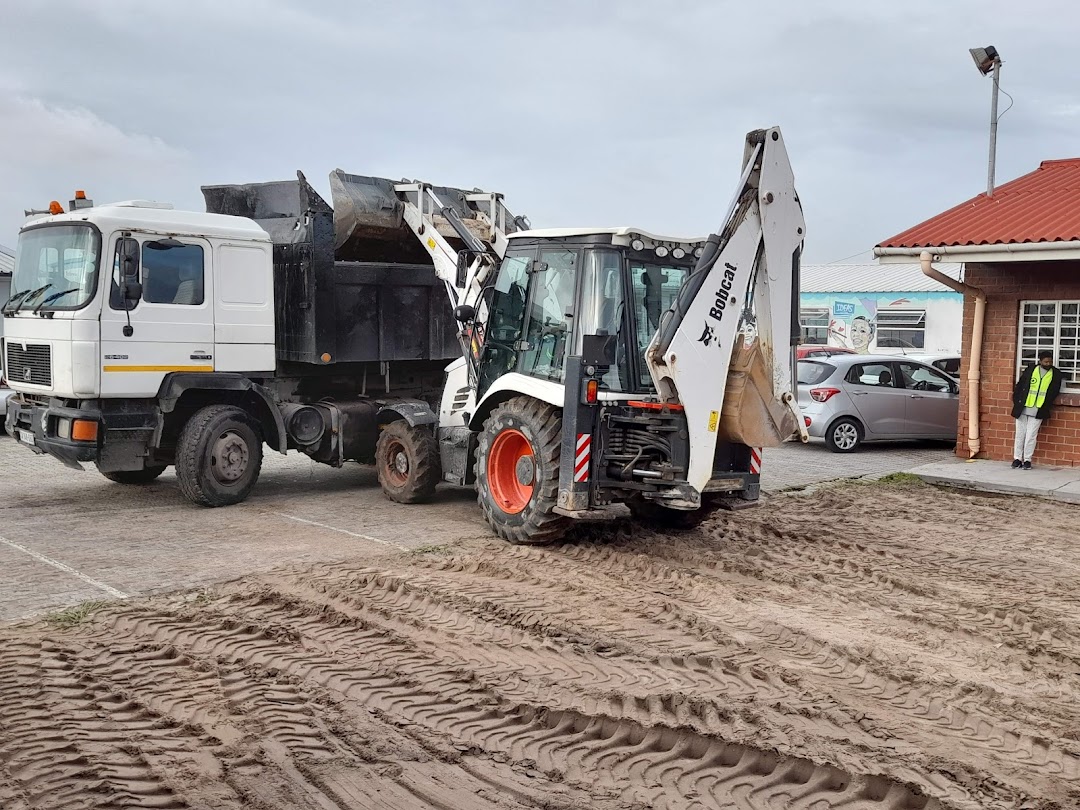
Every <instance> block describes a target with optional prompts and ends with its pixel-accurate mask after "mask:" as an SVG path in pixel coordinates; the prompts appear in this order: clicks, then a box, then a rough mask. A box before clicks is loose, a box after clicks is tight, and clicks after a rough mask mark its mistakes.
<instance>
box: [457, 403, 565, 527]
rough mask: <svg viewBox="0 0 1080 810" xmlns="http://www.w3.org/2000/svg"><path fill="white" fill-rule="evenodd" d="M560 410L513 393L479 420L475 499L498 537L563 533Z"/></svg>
mask: <svg viewBox="0 0 1080 810" xmlns="http://www.w3.org/2000/svg"><path fill="white" fill-rule="evenodd" d="M561 442H562V416H561V415H560V413H559V410H558V409H557V408H554V407H552V406H551V405H548V404H547V403H546V402H540V401H539V400H535V399H532V398H531V397H515V398H514V399H511V400H510V401H509V402H506V403H504V404H502V405H500V406H499V407H497V408H496V409H495V410H494V411H492V412H491V415H490V416H489V417H488V418H487V421H485V422H484V429H483V431H481V433H480V442H479V447H478V448H477V451H476V489H477V500H479V502H480V508H481V509H482V510H483V512H484V518H485V519H486V520H487V522H488V524H489V525H490V526H491V528H492V529H493V530H494V531H495V533H496V534H497V535H499V537H501V538H503V539H504V540H507V541H509V542H511V543H516V544H520V545H543V544H545V543H553V542H555V541H557V540H559V539H561V538H562V537H563V535H564V534H565V533H566V530H567V529H568V528H569V526H570V520H569V518H566V517H563V516H562V515H558V514H556V513H555V511H554V509H555V506H556V504H557V503H558V497H559V456H560V454H561V453H560V451H561V449H562V448H561Z"/></svg>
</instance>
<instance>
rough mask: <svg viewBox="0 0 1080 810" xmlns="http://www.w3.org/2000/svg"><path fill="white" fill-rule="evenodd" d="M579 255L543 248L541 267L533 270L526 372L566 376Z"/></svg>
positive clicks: (554, 377) (524, 356)
mask: <svg viewBox="0 0 1080 810" xmlns="http://www.w3.org/2000/svg"><path fill="white" fill-rule="evenodd" d="M577 265H578V254H577V251H575V250H542V251H540V269H539V271H537V272H535V273H533V275H532V279H531V288H530V293H531V294H530V299H529V322H528V326H527V328H526V332H525V346H524V348H523V356H522V368H521V370H522V372H523V373H525V374H531V375H533V376H535V377H545V378H547V379H551V380H560V379H562V375H563V369H564V365H565V361H566V350H567V347H568V343H569V340H570V316H571V313H573V311H574V296H575V292H576V287H577Z"/></svg>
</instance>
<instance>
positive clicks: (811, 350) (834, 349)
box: [796, 345, 858, 360]
mask: <svg viewBox="0 0 1080 810" xmlns="http://www.w3.org/2000/svg"><path fill="white" fill-rule="evenodd" d="M796 353H797V359H799V360H806V359H808V358H811V357H831V356H832V355H834V354H858V352H856V351H855V350H854V349H844V348H841V347H840V346H814V345H806V346H799V347H798V348H797V349H796Z"/></svg>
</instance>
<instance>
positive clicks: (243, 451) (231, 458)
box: [176, 405, 262, 506]
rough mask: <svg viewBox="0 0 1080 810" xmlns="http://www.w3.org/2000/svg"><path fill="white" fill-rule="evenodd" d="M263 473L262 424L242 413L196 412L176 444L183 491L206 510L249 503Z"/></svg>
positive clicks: (225, 409) (228, 408)
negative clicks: (248, 499) (243, 502)
mask: <svg viewBox="0 0 1080 810" xmlns="http://www.w3.org/2000/svg"><path fill="white" fill-rule="evenodd" d="M261 468H262V434H261V432H260V428H259V424H258V422H256V421H255V419H254V418H253V417H252V416H251V415H250V414H248V413H247V411H245V410H243V409H242V408H237V407H234V406H232V405H210V406H209V407H206V408H203V409H202V410H199V411H196V412H195V414H194V415H193V416H192V417H191V418H190V419H188V421H187V424H185V425H184V427H183V429H182V430H181V431H180V438H179V439H178V440H177V443H176V479H177V481H178V482H179V483H180V491H181V492H183V493H184V497H186V498H187V499H188V500H189V501H191V502H192V503H196V504H199V505H200V506H230V505H231V504H234V503H240V501H242V500H244V499H245V498H246V497H247V496H248V493H249V492H251V488H252V487H253V486H255V482H256V481H258V480H259V471H260V469H261Z"/></svg>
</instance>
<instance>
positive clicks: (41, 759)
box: [0, 484, 1080, 810]
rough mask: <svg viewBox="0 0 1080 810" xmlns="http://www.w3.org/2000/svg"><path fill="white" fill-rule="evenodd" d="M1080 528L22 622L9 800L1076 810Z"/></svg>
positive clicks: (993, 502)
mask: <svg viewBox="0 0 1080 810" xmlns="http://www.w3.org/2000/svg"><path fill="white" fill-rule="evenodd" d="M1078 518H1080V508H1077V507H1070V506H1066V505H1057V504H1051V503H1043V502H1037V501H1029V500H1022V499H1009V498H989V497H980V496H976V495H969V494H963V493H960V492H946V491H939V490H935V489H932V488H929V487H926V486H923V485H913V484H889V485H884V484H848V485H844V486H839V487H831V488H826V489H824V490H820V491H818V492H816V493H813V494H809V495H806V494H804V495H787V496H781V497H775V498H772V499H770V500H769V502H768V503H767V505H765V506H764V507H762V508H760V509H757V510H750V511H745V512H739V513H735V514H733V515H725V516H723V517H721V518H719V519H717V520H715V521H714V522H712V523H711V524H708V525H707V526H706V527H705V528H704V529H703V530H699V531H696V532H691V533H684V534H668V535H652V534H648V533H647V532H645V531H643V530H641V529H640V528H638V529H635V528H633V527H629V526H622V527H616V528H614V529H612V528H610V527H609V528H605V529H603V530H595V531H594V533H591V534H588V535H586V536H583V537H581V538H579V540H578V541H577V542H575V543H573V544H566V545H562V546H558V547H553V548H544V549H537V548H520V547H510V546H505V545H501V544H499V543H497V542H496V541H495V540H493V539H488V538H487V537H477V538H476V539H474V540H469V541H466V542H464V543H462V544H459V545H454V546H449V547H434V548H430V549H422V550H420V551H417V552H413V553H408V554H394V555H390V556H386V557H383V558H380V559H378V560H376V561H374V562H372V561H371V560H370V559H368V560H364V561H362V562H354V563H349V562H341V563H337V562H320V563H317V564H315V565H314V566H312V567H307V568H296V569H289V570H280V569H279V570H275V571H273V572H271V573H269V574H261V575H256V576H251V577H247V578H244V579H241V580H237V581H235V582H232V583H228V584H225V585H220V586H215V587H213V588H212V589H203V590H197V591H191V592H186V593H182V594H174V595H168V596H159V597H155V598H152V599H143V600H133V601H127V602H118V603H115V604H109V605H105V606H102V607H100V608H99V609H98V610H97V611H96V612H94V613H92V614H91V615H90V616H88V617H87V618H85V619H84V620H82V621H80V622H77V623H75V624H74V625H73V626H69V627H59V626H55V625H52V626H50V625H44V624H38V625H22V626H10V627H7V628H5V629H2V630H0V807H2V808H4V810H24V808H83V807H94V808H99V807H101V808H114V807H116V808H119V807H153V808H189V807H190V808H215V810H217V809H221V810H225V809H227V808H290V810H291V809H292V808H296V809H297V810H301V809H302V810H309V808H320V809H321V810H351V809H352V808H365V809H366V808H402V809H403V810H405V809H411V808H480V809H481V810H485V809H486V808H510V807H535V808H567V810H569V809H570V808H585V807H589V808H646V807H653V808H697V807H702V808H705V807H709V808H770V809H772V810H779V809H780V808H803V809H804V810H825V808H845V810H871V809H873V810H900V809H901V808H912V809H915V808H926V809H927V810H934V809H935V808H965V809H970V810H982V809H984V808H994V809H1000V810H1005V809H1006V808H1008V810H1020V809H1021V808H1029V809H1030V808H1075V807H1077V806H1080V742H1078V741H1080V700H1078V699H1077V698H1078V693H1080V627H1078V623H1077V611H1078V607H1080V590H1078V588H1077V584H1076V583H1077V576H1078V574H1080V564H1078V562H1077V552H1078V549H1080V539H1078V532H1077V529H1076V526H1077V520H1078ZM68 618H69V619H74V618H75V617H74V616H72V615H69V616H68Z"/></svg>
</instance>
